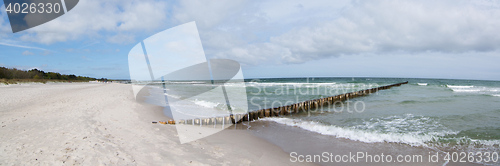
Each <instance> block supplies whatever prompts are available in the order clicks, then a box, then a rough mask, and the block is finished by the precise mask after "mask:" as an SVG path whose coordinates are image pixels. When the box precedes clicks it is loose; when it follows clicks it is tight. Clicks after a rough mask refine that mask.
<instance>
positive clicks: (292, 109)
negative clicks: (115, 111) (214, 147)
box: [168, 81, 408, 128]
mask: <svg viewBox="0 0 500 166" xmlns="http://www.w3.org/2000/svg"><path fill="white" fill-rule="evenodd" d="M407 83H408V81H406V82H401V83H397V84H392V85H386V86H381V87H377V88H372V89H366V90H360V91H356V92H351V93H346V94H341V95H336V96H330V97H325V98H320V99H314V100H308V101H303V102H300V103H295V104H291V105H286V106H280V107H276V108H267V109H261V110H257V111H249V112H248V113H246V114H233V115H229V116H225V117H213V118H198V119H188V120H178V121H177V124H185V125H195V126H207V127H210V126H213V127H214V128H215V127H217V126H219V127H222V128H224V126H225V125H226V124H237V123H241V122H246V121H254V120H257V119H260V118H265V117H278V116H284V115H289V114H295V113H299V112H300V111H308V110H310V109H316V108H320V107H322V106H325V105H331V104H334V103H335V102H342V101H345V100H347V99H351V98H355V97H360V96H365V95H368V94H371V93H375V92H377V91H379V90H384V89H389V88H391V87H394V86H400V85H402V84H407ZM168 124H176V122H175V121H173V120H170V121H168Z"/></svg>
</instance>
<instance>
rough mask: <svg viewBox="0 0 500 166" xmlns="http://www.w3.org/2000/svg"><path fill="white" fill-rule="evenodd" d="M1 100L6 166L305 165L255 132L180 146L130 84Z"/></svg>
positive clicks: (1, 149)
mask: <svg viewBox="0 0 500 166" xmlns="http://www.w3.org/2000/svg"><path fill="white" fill-rule="evenodd" d="M0 93H1V94H3V95H2V96H0V101H1V102H0V107H1V108H5V109H2V110H1V111H0V121H1V124H2V130H0V140H3V141H2V142H1V143H0V153H1V154H2V155H0V164H29V165H33V164H43V165H54V164H63V165H73V164H75V165H98V164H118V165H125V164H127V165H128V164H134V165H135V164H137V165H146V164H147V165H153V164H155V165H156V164H166V165H179V164H182V165H188V164H191V165H204V164H207V165H235V164H236V165H262V164H266V165H297V164H299V163H291V162H290V161H289V154H288V153H286V152H284V151H283V150H282V149H281V148H280V147H278V146H276V145H274V144H272V143H269V142H267V141H265V140H263V139H261V138H258V137H255V136H253V135H252V134H251V133H250V132H249V131H243V130H224V131H222V132H219V133H216V134H213V135H211V136H209V137H205V138H203V139H200V140H197V141H193V142H190V143H186V144H180V143H179V140H178V138H177V133H176V129H175V127H174V126H171V125H160V124H152V123H151V121H157V120H163V119H164V118H165V117H164V116H162V114H161V112H162V111H161V110H162V108H161V107H159V106H153V105H148V104H145V103H139V102H136V101H135V99H134V97H133V93H132V88H131V87H130V85H126V84H115V83H111V84H92V83H71V84H30V85H29V86H24V85H12V86H8V87H3V88H0ZM300 165H304V164H300ZM306 165H315V164H314V163H310V164H306Z"/></svg>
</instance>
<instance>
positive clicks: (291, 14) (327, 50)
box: [0, 0, 500, 80]
mask: <svg viewBox="0 0 500 166" xmlns="http://www.w3.org/2000/svg"><path fill="white" fill-rule="evenodd" d="M0 1H2V0H0ZM1 4H3V3H1ZM192 21H195V22H196V25H197V28H198V31H199V35H200V39H201V42H202V45H203V48H204V51H205V55H206V57H207V58H208V59H232V60H235V61H238V62H239V63H240V64H241V67H242V71H243V74H244V77H245V78H270V77H406V78H450V79H479V80H500V72H499V71H500V65H498V63H499V62H500V33H499V30H498V29H500V2H499V1H481V0H476V1H461V0H444V1H438V2H436V1H430V0H429V1H427V0H419V1H392V0H387V1H351V0H338V1H329V0H325V1H311V0H308V1H299V0H276V1H264V0H254V1H245V0H242V1H234V0H218V1H206V0H183V1H159V0H106V1H102V0H80V2H79V3H78V4H77V6H76V7H75V8H74V9H72V10H71V11H69V12H68V13H66V14H64V15H62V16H60V17H58V18H57V19H54V20H52V21H50V22H47V23H45V24H42V25H39V26H37V27H34V28H31V29H28V30H25V31H21V32H18V33H12V30H11V27H10V24H9V19H8V17H7V14H6V12H5V7H4V6H3V5H2V6H0V66H5V67H9V68H18V69H26V70H28V69H33V68H37V69H41V70H44V71H53V72H60V73H63V74H75V75H83V76H90V77H96V78H101V77H104V78H111V79H129V78H130V75H129V69H128V53H129V51H130V50H131V49H132V47H134V46H135V45H136V44H137V43H139V42H140V41H142V40H143V39H146V38H148V37H149V36H152V35H154V34H156V33H158V32H161V31H163V30H166V29H169V28H172V27H175V26H178V25H182V24H184V23H188V22H192Z"/></svg>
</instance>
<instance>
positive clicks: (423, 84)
mask: <svg viewBox="0 0 500 166" xmlns="http://www.w3.org/2000/svg"><path fill="white" fill-rule="evenodd" d="M417 85H421V86H427V83H417Z"/></svg>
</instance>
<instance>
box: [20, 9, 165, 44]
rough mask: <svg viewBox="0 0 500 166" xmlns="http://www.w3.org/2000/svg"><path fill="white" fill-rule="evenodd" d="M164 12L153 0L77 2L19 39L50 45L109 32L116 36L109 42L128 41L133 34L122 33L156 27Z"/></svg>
mask: <svg viewBox="0 0 500 166" xmlns="http://www.w3.org/2000/svg"><path fill="white" fill-rule="evenodd" d="M167 12H168V10H167V4H166V2H163V1H156V0H106V1H100V0H86V1H79V3H78V4H77V5H76V7H75V8H74V9H72V10H71V11H69V12H68V13H66V14H65V15H63V16H61V17H59V18H57V19H54V20H52V21H50V22H48V23H45V24H42V25H40V26H37V27H34V28H32V29H29V30H27V31H26V34H24V35H23V36H22V37H21V38H20V39H21V40H24V41H31V42H38V43H44V44H52V43H55V42H64V41H67V40H76V39H80V38H82V37H89V38H98V37H101V36H102V33H110V34H116V35H111V37H109V39H108V41H109V42H117V40H118V39H127V42H129V40H130V38H132V39H133V38H134V36H132V35H129V36H128V37H125V36H127V35H124V34H130V33H131V32H143V31H150V30H155V29H157V28H158V27H160V26H161V25H164V24H165V22H166V19H167ZM27 19H29V18H27ZM127 32H128V33H127Z"/></svg>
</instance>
